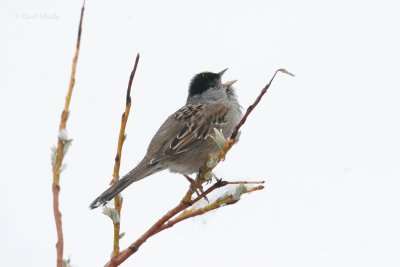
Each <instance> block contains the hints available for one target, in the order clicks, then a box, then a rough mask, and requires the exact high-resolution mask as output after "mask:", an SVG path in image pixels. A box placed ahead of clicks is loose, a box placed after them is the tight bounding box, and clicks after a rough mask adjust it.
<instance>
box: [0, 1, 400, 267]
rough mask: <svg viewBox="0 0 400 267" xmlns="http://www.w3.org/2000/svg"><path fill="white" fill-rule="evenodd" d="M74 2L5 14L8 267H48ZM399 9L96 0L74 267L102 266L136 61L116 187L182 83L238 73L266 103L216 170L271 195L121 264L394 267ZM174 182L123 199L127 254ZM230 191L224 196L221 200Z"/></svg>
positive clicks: (82, 89)
mask: <svg viewBox="0 0 400 267" xmlns="http://www.w3.org/2000/svg"><path fill="white" fill-rule="evenodd" d="M81 4H82V2H81V1H4V0H1V1H0V25H2V26H1V27H0V36H1V42H0V88H1V97H0V109H1V112H0V121H1V125H2V127H1V129H2V130H1V138H0V147H1V150H0V151H1V152H0V157H1V162H2V171H1V173H2V174H1V179H0V193H1V196H2V212H1V213H2V216H1V217H2V219H1V220H0V235H1V239H0V251H1V255H2V257H1V258H2V264H3V265H4V266H54V265H55V257H56V251H55V243H56V231H55V225H54V219H53V213H52V195H51V183H52V174H51V165H50V147H51V146H53V145H54V144H55V143H56V141H57V129H58V124H59V119H60V114H61V110H62V107H63V105H64V98H65V95H66V92H67V88H68V82H69V75H70V71H71V63H72V58H73V54H74V49H75V48H74V46H75V42H76V35H77V28H78V21H79V14H80V8H81ZM399 8H400V7H399V4H398V2H397V1H330V2H325V1H246V2H245V1H235V2H234V1H211V0H210V1H208V0H203V1H175V0H170V1H114V2H111V1H97V0H96V1H90V0H89V1H87V3H86V12H85V18H84V22H83V33H82V42H81V53H80V57H79V62H78V68H77V74H76V85H75V90H74V93H73V98H72V102H71V107H70V108H71V115H70V118H69V121H68V126H67V128H68V132H69V135H70V137H71V138H73V139H74V141H73V145H72V147H71V148H70V151H69V153H68V155H67V157H66V158H65V163H67V164H68V167H67V169H66V170H65V171H64V172H63V173H62V176H61V196H60V203H61V204H60V205H61V207H60V209H61V211H62V213H63V226H64V236H65V252H64V253H65V257H68V256H70V257H71V260H72V263H73V264H74V265H75V266H77V267H83V266H103V265H104V263H105V262H106V261H107V260H108V259H109V256H110V254H111V250H112V223H111V220H110V219H108V218H107V217H105V216H104V215H102V214H101V210H100V209H98V210H94V211H91V210H89V209H88V205H89V203H90V202H91V201H92V200H93V199H94V198H95V197H96V196H97V195H98V194H100V193H101V192H102V191H103V190H104V189H106V188H107V186H108V183H109V181H110V179H111V174H112V171H113V164H114V157H115V151H116V145H117V135H118V131H119V124H120V117H121V114H122V111H123V109H124V99H125V92H126V87H127V82H128V78H129V74H130V71H131V69H132V66H133V63H134V59H135V56H136V53H138V52H139V53H140V54H141V61H140V64H139V67H138V71H137V74H136V78H135V80H134V84H133V88H132V98H133V106H132V110H131V116H130V118H129V122H128V125H127V129H126V131H127V139H126V142H125V146H124V150H123V157H122V165H121V174H125V173H126V172H128V171H129V170H131V169H132V168H133V167H134V166H135V165H136V164H137V163H138V162H139V160H140V159H141V158H142V157H143V156H144V153H145V151H146V148H147V145H148V143H149V141H150V139H151V137H152V136H153V134H154V133H155V131H156V130H157V129H158V127H159V126H160V124H161V123H162V122H163V121H164V119H165V118H166V117H167V116H168V115H169V114H171V113H172V112H174V111H175V110H177V109H178V108H180V107H181V106H182V105H183V104H184V102H185V100H186V94H187V87H188V83H189V81H190V79H191V78H192V77H193V75H195V74H196V73H199V72H201V71H206V70H208V71H214V72H217V71H220V70H222V69H225V68H229V70H228V72H226V74H225V75H224V79H226V80H232V79H238V80H239V81H238V82H237V83H236V84H235V86H236V89H237V94H238V96H239V100H240V103H241V104H242V106H243V107H247V106H248V105H249V104H250V103H251V102H252V101H253V100H254V99H255V97H256V96H257V95H258V93H259V91H260V89H261V88H262V87H263V86H264V85H265V84H266V83H267V82H268V80H269V79H270V77H271V75H272V74H273V72H274V71H275V70H276V69H277V68H286V69H288V70H289V71H291V72H293V73H295V74H296V77H295V78H291V77H289V76H287V75H283V74H279V75H278V76H277V77H276V80H275V82H274V84H273V86H272V87H271V88H270V91H269V92H268V93H267V95H266V96H265V98H264V99H263V100H262V102H261V104H260V106H259V107H257V109H256V110H255V111H254V113H253V114H252V115H251V117H250V118H249V120H248V122H247V123H246V124H245V126H244V127H243V130H242V135H241V140H240V142H239V143H238V144H237V145H236V146H235V147H234V148H233V149H232V151H231V152H230V153H229V155H228V157H227V159H226V161H225V162H223V163H222V164H220V165H219V166H218V168H217V169H216V170H215V172H216V174H217V175H218V176H219V177H222V178H224V179H226V180H231V181H233V180H265V181H266V188H265V190H263V191H259V192H256V193H253V194H250V195H245V196H243V198H242V200H241V201H240V202H238V203H237V204H236V205H232V206H229V207H224V208H222V209H219V210H218V211H216V212H212V213H211V214H208V215H206V216H203V217H200V218H196V219H193V220H188V221H186V222H184V223H181V224H178V225H176V226H175V227H173V228H172V229H169V230H168V231H165V232H163V233H161V234H158V235H157V236H154V237H153V238H151V239H150V240H148V242H146V243H145V244H144V245H143V246H142V247H141V248H140V250H139V251H138V253H137V254H135V255H134V256H132V257H131V258H129V259H128V260H127V262H126V263H125V265H123V266H160V265H166V266H192V267H197V266H204V265H209V266H274V267H275V266H277V267H281V266H282V267H283V266H285V267H292V266H293V267H294V266H296V267H297V266H304V267H306V266H307V267H309V266H318V267H321V266H340V267H342V266H351V267H353V266H363V267H368V266H399V265H400V258H399V256H398V255H399V254H398V252H399V250H400V228H399V225H400V216H399V204H398V203H400V194H399V192H398V191H399V186H400V182H399V179H400V141H399V136H400V129H399V114H400V107H399V99H400V93H399V92H400V82H399V78H398V76H399V62H400V52H399V47H400V37H399V28H398V25H400V17H399V13H398V12H399V10H400V9H399ZM187 187H188V183H187V182H186V181H185V179H184V178H183V177H182V176H180V175H176V174H170V173H168V172H167V171H164V172H161V173H158V174H156V175H153V176H151V177H148V179H145V180H142V181H140V182H138V183H135V184H134V185H132V186H131V187H129V188H128V189H127V190H126V191H124V193H123V195H124V206H123V210H122V226H121V228H122V231H123V232H126V235H125V237H124V238H123V239H122V240H121V247H122V248H126V247H127V246H128V245H129V244H130V243H132V242H133V241H134V240H136V238H137V237H138V236H139V235H140V234H141V233H143V232H144V231H145V230H146V229H147V228H148V227H149V226H150V225H151V224H152V223H153V222H154V221H155V220H156V219H158V218H159V217H160V216H161V215H162V214H164V213H165V212H166V211H167V210H168V209H170V208H171V207H173V206H174V205H175V204H176V203H178V201H179V200H180V198H181V196H182V195H183V194H184V192H185V191H186V189H187ZM220 194H223V190H220V191H218V192H217V193H216V194H215V195H214V197H217V196H218V195H220Z"/></svg>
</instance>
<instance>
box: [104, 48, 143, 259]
mask: <svg viewBox="0 0 400 267" xmlns="http://www.w3.org/2000/svg"><path fill="white" fill-rule="evenodd" d="M139 58H140V55H139V54H137V55H136V60H135V65H134V67H133V69H132V71H131V75H130V77H129V82H128V89H127V90H126V103H125V111H124V113H123V114H122V118H121V127H120V130H119V135H118V147H117V155H116V156H115V163H114V173H113V180H112V181H111V184H115V183H116V182H117V181H118V180H119V169H120V166H121V156H122V147H123V145H124V141H125V128H126V124H127V122H128V118H129V112H130V110H131V104H132V101H131V87H132V81H133V78H134V77H135V74H136V69H137V66H138V64H139ZM122 201H123V199H122V197H121V195H120V194H117V195H116V196H115V197H114V208H115V210H116V212H117V214H118V217H119V218H121V208H122ZM113 225H114V239H113V240H114V241H113V253H112V256H113V257H117V256H118V253H119V239H120V227H121V222H120V220H118V221H113Z"/></svg>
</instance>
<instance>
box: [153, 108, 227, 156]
mask: <svg viewBox="0 0 400 267" xmlns="http://www.w3.org/2000/svg"><path fill="white" fill-rule="evenodd" d="M228 110H229V108H228V107H226V106H224V105H223V104H211V105H202V104H198V105H187V106H184V107H183V108H181V109H179V110H178V111H177V112H176V113H175V114H174V115H173V119H174V120H177V121H181V122H183V127H182V128H181V129H180V131H179V132H178V134H177V135H176V136H175V137H174V138H172V139H171V140H170V141H169V142H167V143H166V145H165V146H164V148H163V149H162V153H161V155H160V156H159V157H156V158H154V159H152V160H151V163H156V162H158V161H160V160H162V159H165V158H168V157H169V156H171V155H176V154H180V153H183V152H185V151H188V150H190V149H192V148H193V147H195V146H196V145H197V144H196V143H200V142H203V141H204V140H205V139H206V138H207V137H208V136H209V135H210V133H212V132H213V129H214V128H217V129H219V128H220V127H221V126H223V125H224V124H225V123H226V119H225V117H226V114H227V113H228Z"/></svg>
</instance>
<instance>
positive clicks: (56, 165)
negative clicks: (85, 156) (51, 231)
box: [52, 3, 85, 267]
mask: <svg viewBox="0 0 400 267" xmlns="http://www.w3.org/2000/svg"><path fill="white" fill-rule="evenodd" d="M84 12H85V3H83V5H82V8H81V15H80V20H79V28H78V38H77V41H76V47H75V56H74V59H73V62H72V70H71V76H70V80H69V88H68V93H67V96H66V98H65V105H64V110H63V111H62V113H61V121H60V126H59V134H58V143H57V149H56V150H54V151H53V155H54V157H53V158H54V162H52V167H53V168H52V171H53V184H52V192H53V213H54V219H55V223H56V229H57V244H56V249H57V267H62V264H63V253H64V236H63V230H62V220H61V216H62V215H61V212H60V209H59V195H60V173H61V171H62V166H63V165H62V162H63V159H64V155H65V153H66V151H67V148H68V146H69V145H70V142H71V140H67V138H65V137H66V130H65V129H66V127H67V120H68V114H69V105H70V102H71V97H72V91H73V89H74V85H75V72H76V66H77V63H78V56H79V48H80V43H81V34H82V21H83V15H84Z"/></svg>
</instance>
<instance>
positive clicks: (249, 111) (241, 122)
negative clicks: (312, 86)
mask: <svg viewBox="0 0 400 267" xmlns="http://www.w3.org/2000/svg"><path fill="white" fill-rule="evenodd" d="M278 72H282V73H285V74H288V75H290V76H294V74H292V73H290V72H288V71H287V70H285V69H278V70H277V71H275V73H274V75H273V76H272V78H271V80H270V81H269V83H268V84H267V85H266V86H265V87H264V88H263V89H262V90H261V93H260V94H259V95H258V97H257V98H256V100H255V101H254V103H253V104H251V105H250V106H249V107H248V108H247V110H246V113H245V114H244V115H243V117H242V119H241V120H240V122H239V123H238V124H237V125H236V126H235V128H234V129H233V131H232V134H231V137H230V139H235V138H236V136H237V134H238V132H239V130H240V128H241V127H242V126H243V124H244V123H245V122H246V120H247V117H249V115H250V113H251V112H252V111H253V109H254V108H255V107H256V106H257V105H258V103H259V102H260V101H261V98H262V97H263V96H264V95H265V93H266V92H267V90H268V88H269V87H270V86H271V83H272V81H273V80H274V79H275V76H276V74H278Z"/></svg>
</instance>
